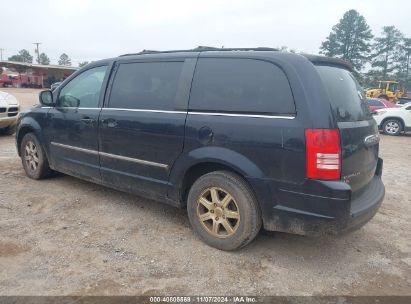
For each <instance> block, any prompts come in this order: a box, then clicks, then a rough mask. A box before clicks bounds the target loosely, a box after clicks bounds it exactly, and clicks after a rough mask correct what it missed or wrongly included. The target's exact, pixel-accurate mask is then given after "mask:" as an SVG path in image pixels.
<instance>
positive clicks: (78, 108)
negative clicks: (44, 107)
mask: <svg viewBox="0 0 411 304" xmlns="http://www.w3.org/2000/svg"><path fill="white" fill-rule="evenodd" d="M54 108H55V109H75V110H98V111H100V110H101V108H100V107H98V108H82V107H57V106H56V107H54Z"/></svg>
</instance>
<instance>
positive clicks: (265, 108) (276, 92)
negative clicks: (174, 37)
mask: <svg viewBox="0 0 411 304" xmlns="http://www.w3.org/2000/svg"><path fill="white" fill-rule="evenodd" d="M190 110H195V111H210V112H240V113H257V114H259V113H263V114H292V113H295V106H294V99H293V95H292V93H291V88H290V85H289V83H288V80H287V77H286V76H285V74H284V72H283V71H282V70H281V69H280V68H279V67H277V66H276V65H274V64H272V63H269V62H266V61H261V60H253V59H229V58H202V59H199V61H198V63H197V67H196V71H195V74H194V80H193V85H192V88H191V95H190Z"/></svg>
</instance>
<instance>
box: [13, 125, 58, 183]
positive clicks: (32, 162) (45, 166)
mask: <svg viewBox="0 0 411 304" xmlns="http://www.w3.org/2000/svg"><path fill="white" fill-rule="evenodd" d="M20 156H21V161H22V163H23V168H24V171H25V172H26V174H27V176H28V177H30V178H32V179H43V178H46V177H48V176H50V174H51V169H50V167H49V163H48V160H47V157H46V154H45V153H44V149H43V147H42V146H41V144H40V142H39V140H38V139H37V137H36V135H34V134H33V133H27V134H26V135H24V137H23V139H22V141H21V144H20Z"/></svg>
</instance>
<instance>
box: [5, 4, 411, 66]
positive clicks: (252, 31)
mask: <svg viewBox="0 0 411 304" xmlns="http://www.w3.org/2000/svg"><path fill="white" fill-rule="evenodd" d="M349 9H356V10H357V11H359V13H360V14H362V15H363V16H364V17H365V18H366V20H367V22H368V24H369V25H370V27H371V29H372V31H373V33H374V35H379V33H380V32H381V27H382V26H384V25H394V26H396V27H397V28H398V29H399V30H401V31H402V32H403V33H404V34H405V35H406V36H408V37H411V18H410V17H411V14H410V12H411V1H409V0H402V1H399V0H390V1H381V0H356V1H354V0H307V1H302V0H301V1H296V0H281V1H276V0H272V1H268V0H254V1H252V0H207V1H196V0H170V1H157V0H151V1H145V0H128V1H122V0H116V1H109V0H53V1H46V0H37V1H10V0H0V12H1V14H0V24H1V30H0V48H3V49H5V50H4V51H3V59H7V57H9V56H11V55H13V54H16V53H17V52H18V50H20V49H23V48H25V49H28V50H29V51H30V53H31V54H32V55H34V45H33V44H32V43H33V42H41V43H42V44H41V45H40V52H45V53H46V54H47V55H48V56H49V57H50V59H51V61H52V62H51V63H52V64H56V63H57V60H58V57H59V56H60V54H61V53H63V52H65V53H67V54H68V55H69V56H70V57H71V59H72V62H73V65H77V64H78V62H79V61H86V60H87V61H91V60H98V59H102V58H107V57H114V56H118V55H120V54H124V53H133V52H138V51H140V50H142V49H150V50H167V49H187V48H193V47H196V46H199V45H206V46H217V47H221V46H224V47H255V46H268V47H280V46H288V47H289V48H291V49H295V50H297V51H301V52H306V53H318V48H319V46H320V44H321V42H322V41H323V40H324V39H325V38H326V36H327V35H328V34H329V32H330V31H331V27H332V26H333V25H335V24H336V23H337V22H338V20H339V19H340V18H341V17H342V15H343V14H344V12H345V11H347V10H349Z"/></svg>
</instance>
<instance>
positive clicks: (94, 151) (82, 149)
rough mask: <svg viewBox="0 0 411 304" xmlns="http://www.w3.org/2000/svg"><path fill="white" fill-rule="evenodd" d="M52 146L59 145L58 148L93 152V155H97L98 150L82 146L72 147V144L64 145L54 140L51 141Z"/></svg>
mask: <svg viewBox="0 0 411 304" xmlns="http://www.w3.org/2000/svg"><path fill="white" fill-rule="evenodd" d="M51 144H52V145H53V146H56V147H60V148H65V149H71V150H75V151H79V152H84V153H88V154H93V155H98V151H96V150H89V149H84V148H79V147H74V146H69V145H64V144H60V143H56V142H54V141H52V142H51Z"/></svg>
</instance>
